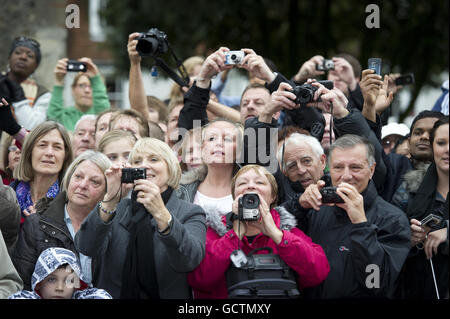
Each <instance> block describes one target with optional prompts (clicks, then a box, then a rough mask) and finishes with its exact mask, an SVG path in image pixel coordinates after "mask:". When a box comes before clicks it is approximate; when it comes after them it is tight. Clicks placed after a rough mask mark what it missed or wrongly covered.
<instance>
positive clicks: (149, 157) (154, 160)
mask: <svg viewBox="0 0 450 319" xmlns="http://www.w3.org/2000/svg"><path fill="white" fill-rule="evenodd" d="M131 166H132V167H134V168H138V167H143V168H145V169H146V173H147V179H148V180H149V181H152V182H153V183H155V184H156V186H158V187H159V189H160V191H161V193H162V192H164V191H165V190H166V189H167V186H168V182H169V168H168V167H167V163H166V161H165V160H164V159H163V158H162V157H161V156H160V155H158V154H155V153H153V152H142V151H137V152H136V154H135V155H134V156H133V159H132V160H131Z"/></svg>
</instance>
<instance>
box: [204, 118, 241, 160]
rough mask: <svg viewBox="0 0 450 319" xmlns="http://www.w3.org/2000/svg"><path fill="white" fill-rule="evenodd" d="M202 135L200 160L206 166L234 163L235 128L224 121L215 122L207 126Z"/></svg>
mask: <svg viewBox="0 0 450 319" xmlns="http://www.w3.org/2000/svg"><path fill="white" fill-rule="evenodd" d="M202 134H203V142H202V159H203V161H204V162H205V163H206V164H208V165H214V164H233V163H234V161H235V159H236V144H237V138H238V134H239V133H238V129H237V128H236V126H234V125H233V124H232V123H229V122H226V121H217V122H214V123H211V124H210V125H208V126H207V127H206V128H205V129H204V131H203V133H202Z"/></svg>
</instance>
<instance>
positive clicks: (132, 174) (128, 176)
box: [121, 168, 147, 183]
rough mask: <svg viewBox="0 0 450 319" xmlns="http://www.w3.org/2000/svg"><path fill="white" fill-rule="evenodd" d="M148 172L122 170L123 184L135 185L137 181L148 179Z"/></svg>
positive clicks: (139, 169)
mask: <svg viewBox="0 0 450 319" xmlns="http://www.w3.org/2000/svg"><path fill="white" fill-rule="evenodd" d="M146 178H147V171H146V169H145V168H122V178H121V182H122V183H133V182H134V181H135V180H137V179H146Z"/></svg>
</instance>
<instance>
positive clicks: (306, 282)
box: [188, 165, 329, 298]
mask: <svg viewBox="0 0 450 319" xmlns="http://www.w3.org/2000/svg"><path fill="white" fill-rule="evenodd" d="M277 189H278V188H277V183H276V181H275V178H274V177H273V176H272V174H270V173H269V172H268V171H267V170H266V169H265V168H263V167H261V166H258V165H247V166H245V167H243V168H241V169H240V170H239V171H238V172H237V174H236V175H235V176H234V177H233V180H232V183H231V190H232V194H233V198H234V201H233V208H232V212H231V213H229V214H227V215H226V216H221V215H220V214H217V213H213V212H210V211H209V212H207V218H206V220H207V226H208V231H207V235H206V256H205V259H203V261H202V262H201V264H200V266H199V267H197V268H196V269H195V270H194V271H193V272H191V273H190V274H189V277H188V278H189V284H190V285H191V286H192V287H193V289H194V297H196V298H227V297H228V292H227V282H226V273H227V270H228V269H229V267H230V265H231V260H230V255H231V254H232V252H233V251H234V250H236V249H238V248H240V249H241V250H242V251H243V252H244V253H245V254H248V253H249V252H250V251H251V250H253V249H255V248H260V247H270V248H272V249H273V252H274V253H276V254H278V255H279V256H280V258H281V259H282V260H283V261H284V262H285V263H286V264H287V265H288V266H289V267H290V268H291V269H293V270H294V271H295V273H296V276H297V282H298V286H299V288H300V289H301V288H305V287H312V286H315V285H318V284H319V283H321V282H322V281H323V280H324V279H325V278H326V277H327V274H328V272H329V265H328V261H327V257H326V256H325V253H324V251H323V249H322V247H320V246H319V245H317V244H314V243H313V242H312V241H311V239H310V238H309V237H308V236H306V235H305V234H304V233H303V232H302V231H301V230H299V229H298V228H296V227H295V226H296V221H295V217H294V216H293V215H291V214H290V213H289V212H287V211H286V210H285V209H284V208H282V207H274V206H275V203H276V202H277ZM250 193H252V194H256V195H257V196H258V197H259V202H260V205H259V207H258V209H259V216H256V217H257V220H253V221H247V220H243V219H244V218H243V217H242V216H241V217H240V216H239V207H238V206H239V205H238V203H239V199H240V198H241V197H242V196H243V195H245V194H250ZM253 217H255V216H253Z"/></svg>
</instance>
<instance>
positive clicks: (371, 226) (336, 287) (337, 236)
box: [289, 181, 411, 299]
mask: <svg viewBox="0 0 450 319" xmlns="http://www.w3.org/2000/svg"><path fill="white" fill-rule="evenodd" d="M361 195H362V196H363V201H364V211H365V214H366V218H367V221H366V222H363V223H357V224H352V222H351V221H350V219H349V217H348V215H347V212H346V211H345V210H343V209H341V208H339V207H336V206H322V207H321V208H320V210H319V211H315V210H313V209H304V208H302V207H301V206H300V205H299V204H298V198H297V199H293V200H292V202H293V201H296V203H297V204H296V207H297V211H296V212H295V214H296V217H297V220H298V221H299V225H300V226H301V228H302V229H303V231H304V232H305V233H306V234H307V235H308V236H310V237H311V239H312V240H313V241H314V242H315V243H317V244H319V245H321V246H322V247H323V249H324V250H325V253H326V255H327V257H328V260H329V262H330V267H331V271H330V273H329V275H328V277H327V279H326V280H325V281H324V282H323V283H322V284H320V285H319V286H317V287H313V288H310V289H307V290H306V291H305V296H306V297H307V298H314V299H316V298H318V299H335V298H392V297H393V295H394V292H395V289H396V286H397V279H398V276H399V273H400V270H401V269H402V266H403V263H404V262H405V259H406V257H407V256H408V252H409V248H410V237H411V231H410V228H409V222H408V219H407V218H406V216H405V214H404V213H403V212H402V211H401V210H400V209H398V208H397V207H395V206H393V205H391V204H389V203H388V202H386V201H385V200H383V199H382V198H381V197H380V196H378V194H377V190H376V187H375V184H374V182H373V181H370V182H369V184H368V186H367V188H366V190H365V191H364V192H362V194H361ZM294 204H295V203H291V205H289V207H294Z"/></svg>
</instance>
